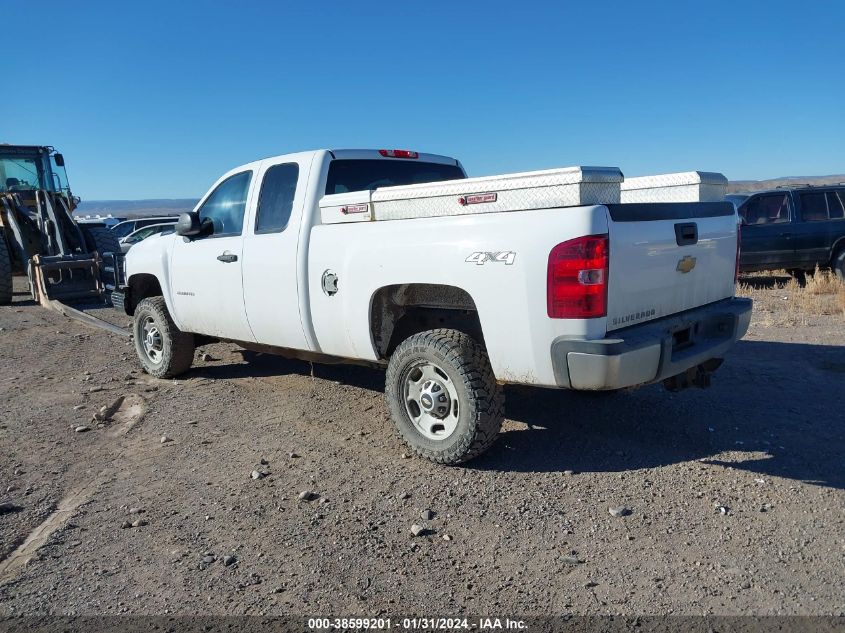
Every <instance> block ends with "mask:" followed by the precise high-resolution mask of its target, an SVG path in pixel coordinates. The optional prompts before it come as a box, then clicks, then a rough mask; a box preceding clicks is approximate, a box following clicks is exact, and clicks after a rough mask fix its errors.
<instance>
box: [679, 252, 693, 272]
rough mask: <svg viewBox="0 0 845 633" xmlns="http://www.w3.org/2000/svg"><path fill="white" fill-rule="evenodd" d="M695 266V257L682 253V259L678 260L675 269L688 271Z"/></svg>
mask: <svg viewBox="0 0 845 633" xmlns="http://www.w3.org/2000/svg"><path fill="white" fill-rule="evenodd" d="M693 268H695V257H691V256H690V255H684V257H683V259H681V260H680V261H679V262H678V266H677V268H675V270H677V271H678V272H679V273H688V272H689V271H691V270H692V269H693Z"/></svg>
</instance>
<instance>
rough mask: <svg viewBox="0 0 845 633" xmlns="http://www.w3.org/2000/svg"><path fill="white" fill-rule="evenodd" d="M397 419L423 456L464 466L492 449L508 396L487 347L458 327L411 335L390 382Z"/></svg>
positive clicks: (396, 357) (394, 360)
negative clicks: (496, 377)
mask: <svg viewBox="0 0 845 633" xmlns="http://www.w3.org/2000/svg"><path fill="white" fill-rule="evenodd" d="M385 394H386V397H387V404H388V407H389V409H390V414H391V418H392V419H393V423H394V424H395V425H396V428H397V430H398V431H399V434H400V435H401V436H402V439H404V440H405V442H406V443H407V444H408V446H410V447H411V449H412V450H413V451H414V452H415V453H416V454H417V455H419V456H421V457H424V458H426V459H428V460H431V461H433V462H437V463H439V464H448V465H452V464H459V463H461V462H465V461H467V460H470V459H472V458H474V457H477V456H478V455H480V454H482V453H483V452H484V451H486V450H487V449H488V448H490V446H491V445H492V444H493V442H494V441H495V439H496V436H497V435H498V433H499V429H500V428H501V426H502V419H503V418H504V396H503V393H502V388H501V386H499V385H498V384H497V383H496V379H495V377H494V376H493V370H492V368H491V367H490V361H489V359H488V357H487V352H486V351H485V350H484V347H483V346H481V345H480V344H479V343H477V342H476V341H475V340H474V339H473V338H472V337H470V336H469V335H467V334H464V333H463V332H458V331H457V330H448V329H437V330H429V331H426V332H420V333H418V334H414V335H413V336H411V337H409V338H407V339H405V340H404V341H403V342H402V343H401V344H400V345H399V347H397V348H396V351H395V352H394V353H393V355H392V356H391V357H390V362H389V364H388V366H387V377H386V385H385Z"/></svg>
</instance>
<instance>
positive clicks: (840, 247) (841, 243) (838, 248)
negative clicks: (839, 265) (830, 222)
mask: <svg viewBox="0 0 845 633" xmlns="http://www.w3.org/2000/svg"><path fill="white" fill-rule="evenodd" d="M844 250H845V237H840V238H839V239H838V240H837V241H836V242H834V243H833V248H831V249H830V263H831V264H833V263H834V262H835V261H836V258H837V257H839V254H840V253H841V252H842V251H844Z"/></svg>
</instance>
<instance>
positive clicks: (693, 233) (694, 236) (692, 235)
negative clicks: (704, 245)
mask: <svg viewBox="0 0 845 633" xmlns="http://www.w3.org/2000/svg"><path fill="white" fill-rule="evenodd" d="M675 241H676V242H677V243H678V246H689V245H691V244H698V225H697V224H696V223H695V222H685V223H684V224H676V225H675Z"/></svg>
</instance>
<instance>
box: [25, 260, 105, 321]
mask: <svg viewBox="0 0 845 633" xmlns="http://www.w3.org/2000/svg"><path fill="white" fill-rule="evenodd" d="M101 268H102V260H101V259H100V257H99V255H98V254H97V253H96V252H95V253H93V254H84V255H48V256H42V255H36V256H34V257H33V258H32V259H31V260H30V265H29V270H28V274H29V282H30V285H31V288H32V297H33V299H35V300H36V301H37V302H38V303H40V304H41V305H43V306H45V307H51V306H50V302H51V301H53V300H55V301H73V300H84V299H98V298H99V297H100V296H101V295H102V293H103V290H104V288H103V283H102V281H100V270H101Z"/></svg>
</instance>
